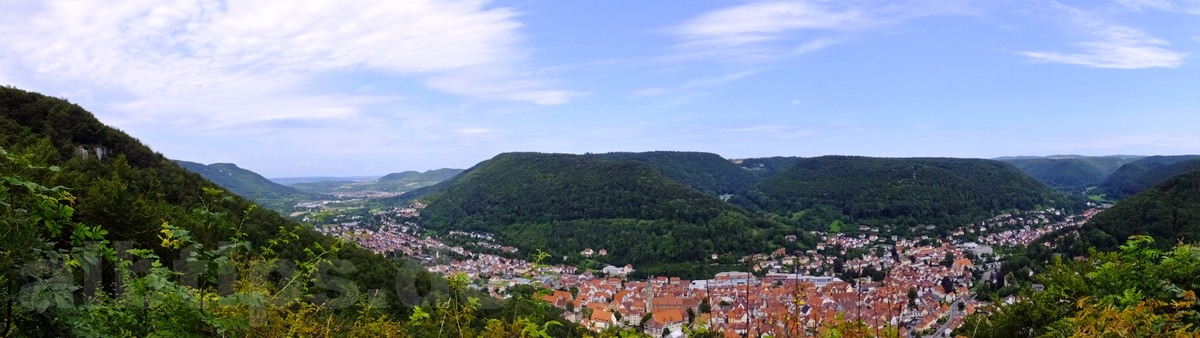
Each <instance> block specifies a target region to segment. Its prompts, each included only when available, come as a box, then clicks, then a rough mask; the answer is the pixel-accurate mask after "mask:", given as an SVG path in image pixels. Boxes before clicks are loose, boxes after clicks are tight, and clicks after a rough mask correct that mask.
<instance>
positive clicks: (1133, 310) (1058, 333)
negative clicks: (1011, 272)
mask: <svg viewBox="0 0 1200 338" xmlns="http://www.w3.org/2000/svg"><path fill="white" fill-rule="evenodd" d="M1037 280H1038V281H1039V282H1040V283H1041V284H1042V285H1043V286H1044V288H1045V289H1044V290H1043V291H1033V290H1031V289H1026V290H1025V291H1024V292H1023V293H1021V297H1020V298H1019V299H1018V300H1017V301H1016V302H1014V303H1012V304H1006V305H1002V306H999V307H998V308H992V309H986V311H985V312H982V313H980V314H977V315H972V316H970V317H968V319H967V321H966V324H965V325H964V326H963V327H962V328H960V329H958V330H957V331H956V332H955V334H957V335H965V336H968V337H1194V336H1196V335H1197V334H1200V329H1198V327H1197V325H1198V324H1200V313H1197V312H1196V311H1197V310H1198V307H1200V305H1198V304H1200V303H1198V302H1197V298H1196V290H1197V289H1200V247H1196V246H1192V245H1178V246H1176V247H1175V248H1174V249H1172V250H1169V251H1162V250H1159V249H1158V248H1157V247H1156V246H1155V245H1154V240H1153V239H1151V238H1150V237H1147V236H1134V237H1131V238H1130V240H1129V241H1128V242H1127V243H1126V244H1125V245H1123V246H1121V247H1120V249H1119V250H1118V251H1115V252H1095V251H1093V252H1092V253H1091V254H1089V255H1088V257H1087V258H1085V259H1081V260H1073V259H1068V260H1062V259H1058V260H1056V261H1055V263H1054V264H1053V265H1052V266H1051V267H1050V269H1049V272H1047V273H1045V274H1041V275H1039V276H1038V277H1037Z"/></svg>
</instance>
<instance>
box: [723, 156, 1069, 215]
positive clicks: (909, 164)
mask: <svg viewBox="0 0 1200 338" xmlns="http://www.w3.org/2000/svg"><path fill="white" fill-rule="evenodd" d="M735 202H736V203H738V204H741V205H744V206H746V207H748V208H751V209H761V210H764V211H767V212H773V213H778V214H781V215H785V216H788V217H790V218H792V219H795V220H797V221H800V222H801V223H804V224H807V225H809V226H815V227H819V228H820V227H823V226H824V225H826V224H830V223H831V222H833V221H835V220H837V221H842V222H845V223H850V222H859V223H867V224H884V223H886V224H897V225H917V224H929V225H944V226H955V227H956V226H960V225H963V224H966V223H969V222H973V221H978V220H981V219H985V218H987V217H989V216H991V215H993V214H995V213H998V212H1001V211H1005V210H1010V209H1022V210H1028V209H1034V208H1037V207H1049V206H1060V207H1061V206H1067V205H1072V203H1071V199H1070V198H1068V197H1067V196H1066V195H1065V194H1063V193H1061V192H1057V191H1054V190H1052V189H1050V188H1048V187H1046V186H1044V185H1042V184H1041V183H1038V182H1037V181H1036V180H1034V179H1033V178H1032V177H1029V176H1028V175H1026V174H1025V173H1023V172H1021V171H1020V170H1018V169H1017V168H1016V167H1013V166H1012V165H1009V164H1006V163H1004V162H999V161H992V160H983V159H956V158H870V157H849V156H824V157H816V158H802V159H798V160H796V161H795V163H794V164H793V165H792V166H791V167H789V168H787V169H784V170H783V171H781V172H780V173H778V174H776V175H775V176H772V177H771V178H768V179H766V180H764V181H762V182H760V183H759V184H758V185H757V186H756V187H755V188H754V189H752V190H751V191H750V193H748V194H747V195H746V196H744V197H743V196H739V197H738V198H736V199H735ZM946 228H948V227H946ZM943 229H945V228H943Z"/></svg>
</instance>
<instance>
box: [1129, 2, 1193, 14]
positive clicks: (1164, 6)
mask: <svg viewBox="0 0 1200 338" xmlns="http://www.w3.org/2000/svg"><path fill="white" fill-rule="evenodd" d="M1117 2H1119V3H1121V4H1122V5H1125V7H1129V8H1130V9H1133V10H1138V11H1140V10H1142V8H1154V9H1159V10H1165V11H1171V12H1180V13H1188V14H1200V0H1117Z"/></svg>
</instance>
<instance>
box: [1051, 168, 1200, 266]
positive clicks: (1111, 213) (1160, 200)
mask: <svg viewBox="0 0 1200 338" xmlns="http://www.w3.org/2000/svg"><path fill="white" fill-rule="evenodd" d="M1078 232H1079V234H1078V240H1074V238H1075V237H1071V238H1073V240H1071V241H1066V242H1064V243H1063V244H1065V245H1060V246H1058V247H1057V249H1056V250H1057V251H1059V252H1064V253H1069V254H1072V255H1078V254H1080V253H1083V252H1087V250H1088V248H1091V247H1095V248H1097V249H1100V250H1115V249H1116V248H1117V246H1118V245H1119V244H1120V241H1119V240H1118V239H1120V238H1127V237H1129V236H1134V235H1148V236H1150V237H1151V238H1154V240H1155V241H1156V243H1158V245H1159V248H1161V249H1167V248H1170V246H1171V245H1174V244H1175V243H1178V242H1183V243H1198V242H1200V171H1192V172H1188V173H1184V174H1181V175H1179V176H1176V177H1173V178H1171V179H1168V180H1166V181H1165V182H1162V183H1160V184H1158V185H1157V186H1155V187H1153V188H1149V189H1145V190H1144V191H1142V192H1141V193H1138V194H1137V195H1135V196H1133V197H1130V198H1129V199H1126V200H1124V201H1121V202H1120V203H1117V204H1116V205H1115V206H1113V207H1112V208H1110V209H1108V210H1105V211H1104V212H1102V213H1100V214H1099V215H1096V216H1095V217H1093V218H1092V220H1091V221H1089V222H1088V223H1087V224H1086V225H1084V226H1083V227H1082V228H1080V229H1079V231H1078Z"/></svg>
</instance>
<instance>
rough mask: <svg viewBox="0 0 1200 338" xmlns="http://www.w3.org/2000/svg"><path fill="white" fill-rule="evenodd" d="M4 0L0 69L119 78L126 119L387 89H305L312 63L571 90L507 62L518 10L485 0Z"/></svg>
mask: <svg viewBox="0 0 1200 338" xmlns="http://www.w3.org/2000/svg"><path fill="white" fill-rule="evenodd" d="M6 7H7V6H6ZM12 8H14V11H10V12H9V13H8V14H7V15H5V24H0V42H3V43H0V66H2V67H0V73H3V74H0V78H2V79H7V80H9V81H14V82H27V83H38V84H43V85H42V86H36V87H41V88H45V87H46V85H45V84H50V86H51V87H57V88H58V91H67V92H69V93H70V92H71V88H72V87H73V84H76V83H80V84H82V86H83V87H88V88H103V89H105V90H111V91H116V92H120V93H123V94H124V96H126V97H127V98H129V99H128V100H126V101H123V102H116V103H114V104H113V105H112V107H113V108H114V109H115V110H117V111H123V112H125V113H126V114H125V116H124V118H125V119H127V120H131V121H132V120H135V119H142V120H150V121H161V120H164V119H166V120H172V119H176V120H181V121H182V120H194V121H198V122H202V123H204V124H205V125H231V124H239V123H253V122H260V121H262V120H273V119H341V118H348V117H354V116H357V115H358V114H359V112H360V111H361V110H362V109H363V107H364V105H368V104H372V103H377V102H380V101H386V100H389V99H396V98H397V97H399V95H394V97H391V98H380V97H374V96H362V95H361V94H354V93H341V94H337V93H336V92H337V91H339V90H341V91H345V89H335V90H334V91H333V92H335V93H334V94H329V93H328V91H326V94H321V95H313V94H312V93H311V91H312V89H313V88H314V87H320V86H321V85H322V84H321V83H317V82H316V81H318V80H317V79H318V78H319V77H320V76H322V75H327V74H336V73H339V72H354V71H364V70H368V71H375V72H382V73H383V74H386V76H392V77H395V78H398V79H405V78H408V79H412V80H416V82H417V83H423V84H425V85H426V86H427V87H428V88H431V89H434V90H438V91H442V92H446V93H450V94H455V95H462V96H466V97H470V98H481V99H493V100H512V101H524V102H532V103H536V104H544V105H548V104H561V103H565V102H567V101H569V100H570V99H571V98H573V97H574V96H576V95H577V93H575V92H571V91H566V90H561V89H556V88H555V87H554V85H555V84H554V83H553V82H552V81H550V80H548V79H544V78H539V77H530V76H519V75H517V74H521V72H522V71H523V68H525V65H524V64H525V62H526V60H525V59H526V58H527V55H528V53H529V52H528V50H527V49H528V48H526V47H525V44H524V41H523V37H522V34H521V32H520V29H521V27H522V25H521V23H520V22H518V21H517V20H516V17H517V16H518V13H516V12H515V11H513V10H511V9H508V8H489V7H488V3H487V2H486V1H475V0H464V1H402V2H397V1H355V2H352V3H345V2H339V1H307V2H305V3H304V4H303V5H297V4H296V3H293V2H288V1H228V2H226V1H214V0H201V1H188V2H158V1H137V2H123V3H119V4H112V3H97V2H89V1H55V2H47V3H41V4H38V5H23V6H15V7H12ZM72 94H83V95H86V93H72ZM276 105H281V106H276ZM143 122H146V121H143Z"/></svg>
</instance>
